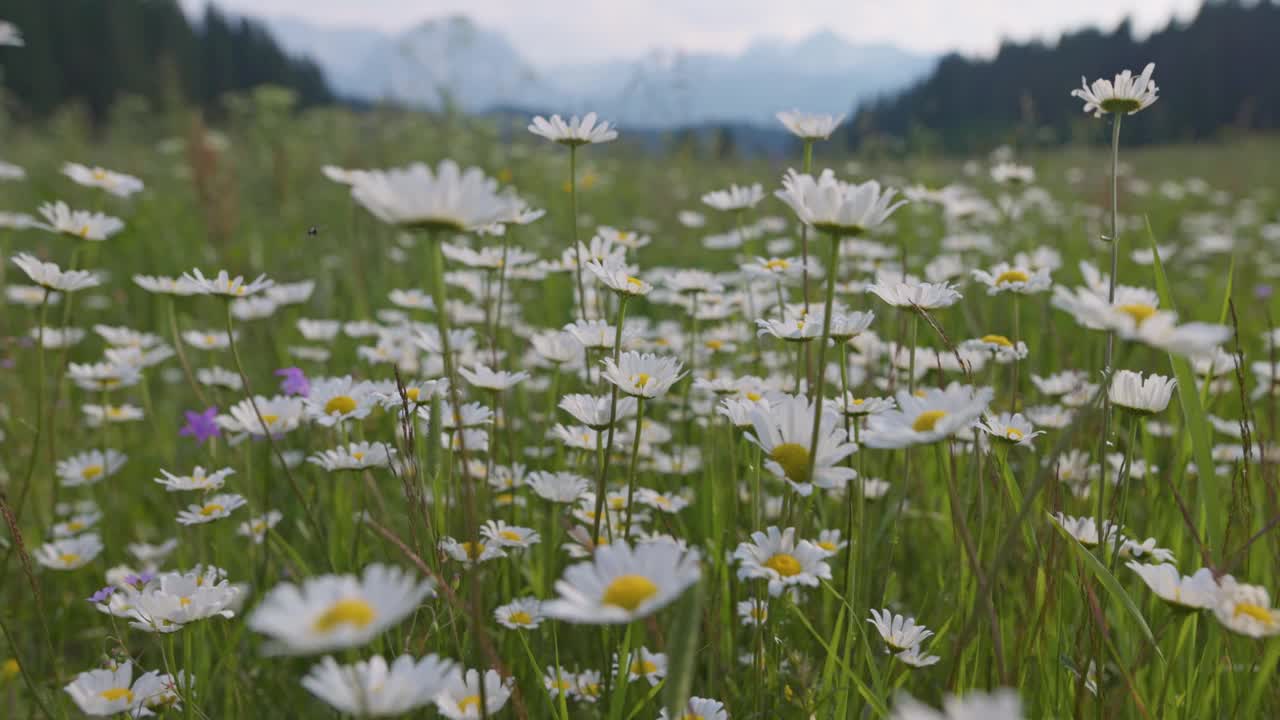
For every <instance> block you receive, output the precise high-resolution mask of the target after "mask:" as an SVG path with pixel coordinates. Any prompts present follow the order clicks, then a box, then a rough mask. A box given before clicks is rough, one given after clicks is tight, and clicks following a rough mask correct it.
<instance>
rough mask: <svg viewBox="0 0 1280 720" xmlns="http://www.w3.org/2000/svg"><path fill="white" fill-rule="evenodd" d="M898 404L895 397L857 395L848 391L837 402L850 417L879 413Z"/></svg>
mask: <svg viewBox="0 0 1280 720" xmlns="http://www.w3.org/2000/svg"><path fill="white" fill-rule="evenodd" d="M897 406H898V403H897V401H895V400H894V399H893V398H881V397H856V396H855V395H854V394H853V393H852V392H849V393H846V394H845V396H844V397H843V398H840V400H839V401H838V402H837V407H839V408H840V410H841V411H842V412H843V413H844V414H845V415H849V416H850V417H861V416H864V415H879V414H880V413H882V412H887V411H889V410H892V409H894V408H895V407H897Z"/></svg>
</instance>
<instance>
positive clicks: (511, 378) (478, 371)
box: [458, 365, 529, 392]
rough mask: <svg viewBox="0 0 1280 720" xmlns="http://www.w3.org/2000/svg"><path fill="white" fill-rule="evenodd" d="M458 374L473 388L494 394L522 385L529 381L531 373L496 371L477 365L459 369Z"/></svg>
mask: <svg viewBox="0 0 1280 720" xmlns="http://www.w3.org/2000/svg"><path fill="white" fill-rule="evenodd" d="M458 374H459V375H461V376H462V377H463V378H464V379H465V380H466V381H467V382H468V383H470V384H471V386H472V387H475V388H479V389H481V390H492V391H494V392H502V391H503V390H510V389H511V388H513V387H515V386H516V385H518V384H520V382H521V381H522V380H527V379H529V373H527V372H523V371H521V372H507V371H506V370H497V371H495V370H491V369H490V368H488V367H486V366H484V365H476V366H474V367H473V368H465V367H464V368H458Z"/></svg>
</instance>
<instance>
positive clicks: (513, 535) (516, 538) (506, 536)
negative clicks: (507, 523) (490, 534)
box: [498, 530, 524, 542]
mask: <svg viewBox="0 0 1280 720" xmlns="http://www.w3.org/2000/svg"><path fill="white" fill-rule="evenodd" d="M498 536H499V537H501V538H502V539H503V540H510V541H511V542H523V541H524V538H522V537H520V533H517V532H513V531H511V530H503V531H502V532H500V533H498Z"/></svg>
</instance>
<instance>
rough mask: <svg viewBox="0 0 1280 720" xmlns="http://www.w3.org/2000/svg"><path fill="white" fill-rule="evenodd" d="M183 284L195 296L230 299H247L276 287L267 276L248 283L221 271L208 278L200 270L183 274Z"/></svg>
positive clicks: (240, 277)
mask: <svg viewBox="0 0 1280 720" xmlns="http://www.w3.org/2000/svg"><path fill="white" fill-rule="evenodd" d="M182 282H183V283H185V284H186V285H187V286H188V287H190V288H191V291H192V294H193V295H221V296H223V297H229V298H239V297H247V296H249V295H253V294H255V293H259V292H262V291H263V290H266V289H267V288H269V287H271V286H272V285H275V281H274V280H271V279H269V278H267V276H266V275H259V276H258V277H257V278H255V279H254V280H252V281H250V282H246V281H245V279H244V278H243V277H242V276H240V275H236V276H235V277H231V275H230V274H228V273H227V271H226V270H219V271H218V274H217V275H216V276H214V277H211V278H207V277H205V276H204V273H202V272H200V268H195V269H193V270H192V271H191V272H186V273H182Z"/></svg>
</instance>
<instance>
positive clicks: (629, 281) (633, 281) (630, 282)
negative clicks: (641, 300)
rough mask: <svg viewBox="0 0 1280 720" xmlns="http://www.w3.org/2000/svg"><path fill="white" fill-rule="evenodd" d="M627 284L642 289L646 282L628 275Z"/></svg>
mask: <svg viewBox="0 0 1280 720" xmlns="http://www.w3.org/2000/svg"><path fill="white" fill-rule="evenodd" d="M627 284H628V285H631V286H632V287H640V286H642V285H644V281H643V280H641V279H640V278H638V277H631V276H630V275H628V276H627Z"/></svg>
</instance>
